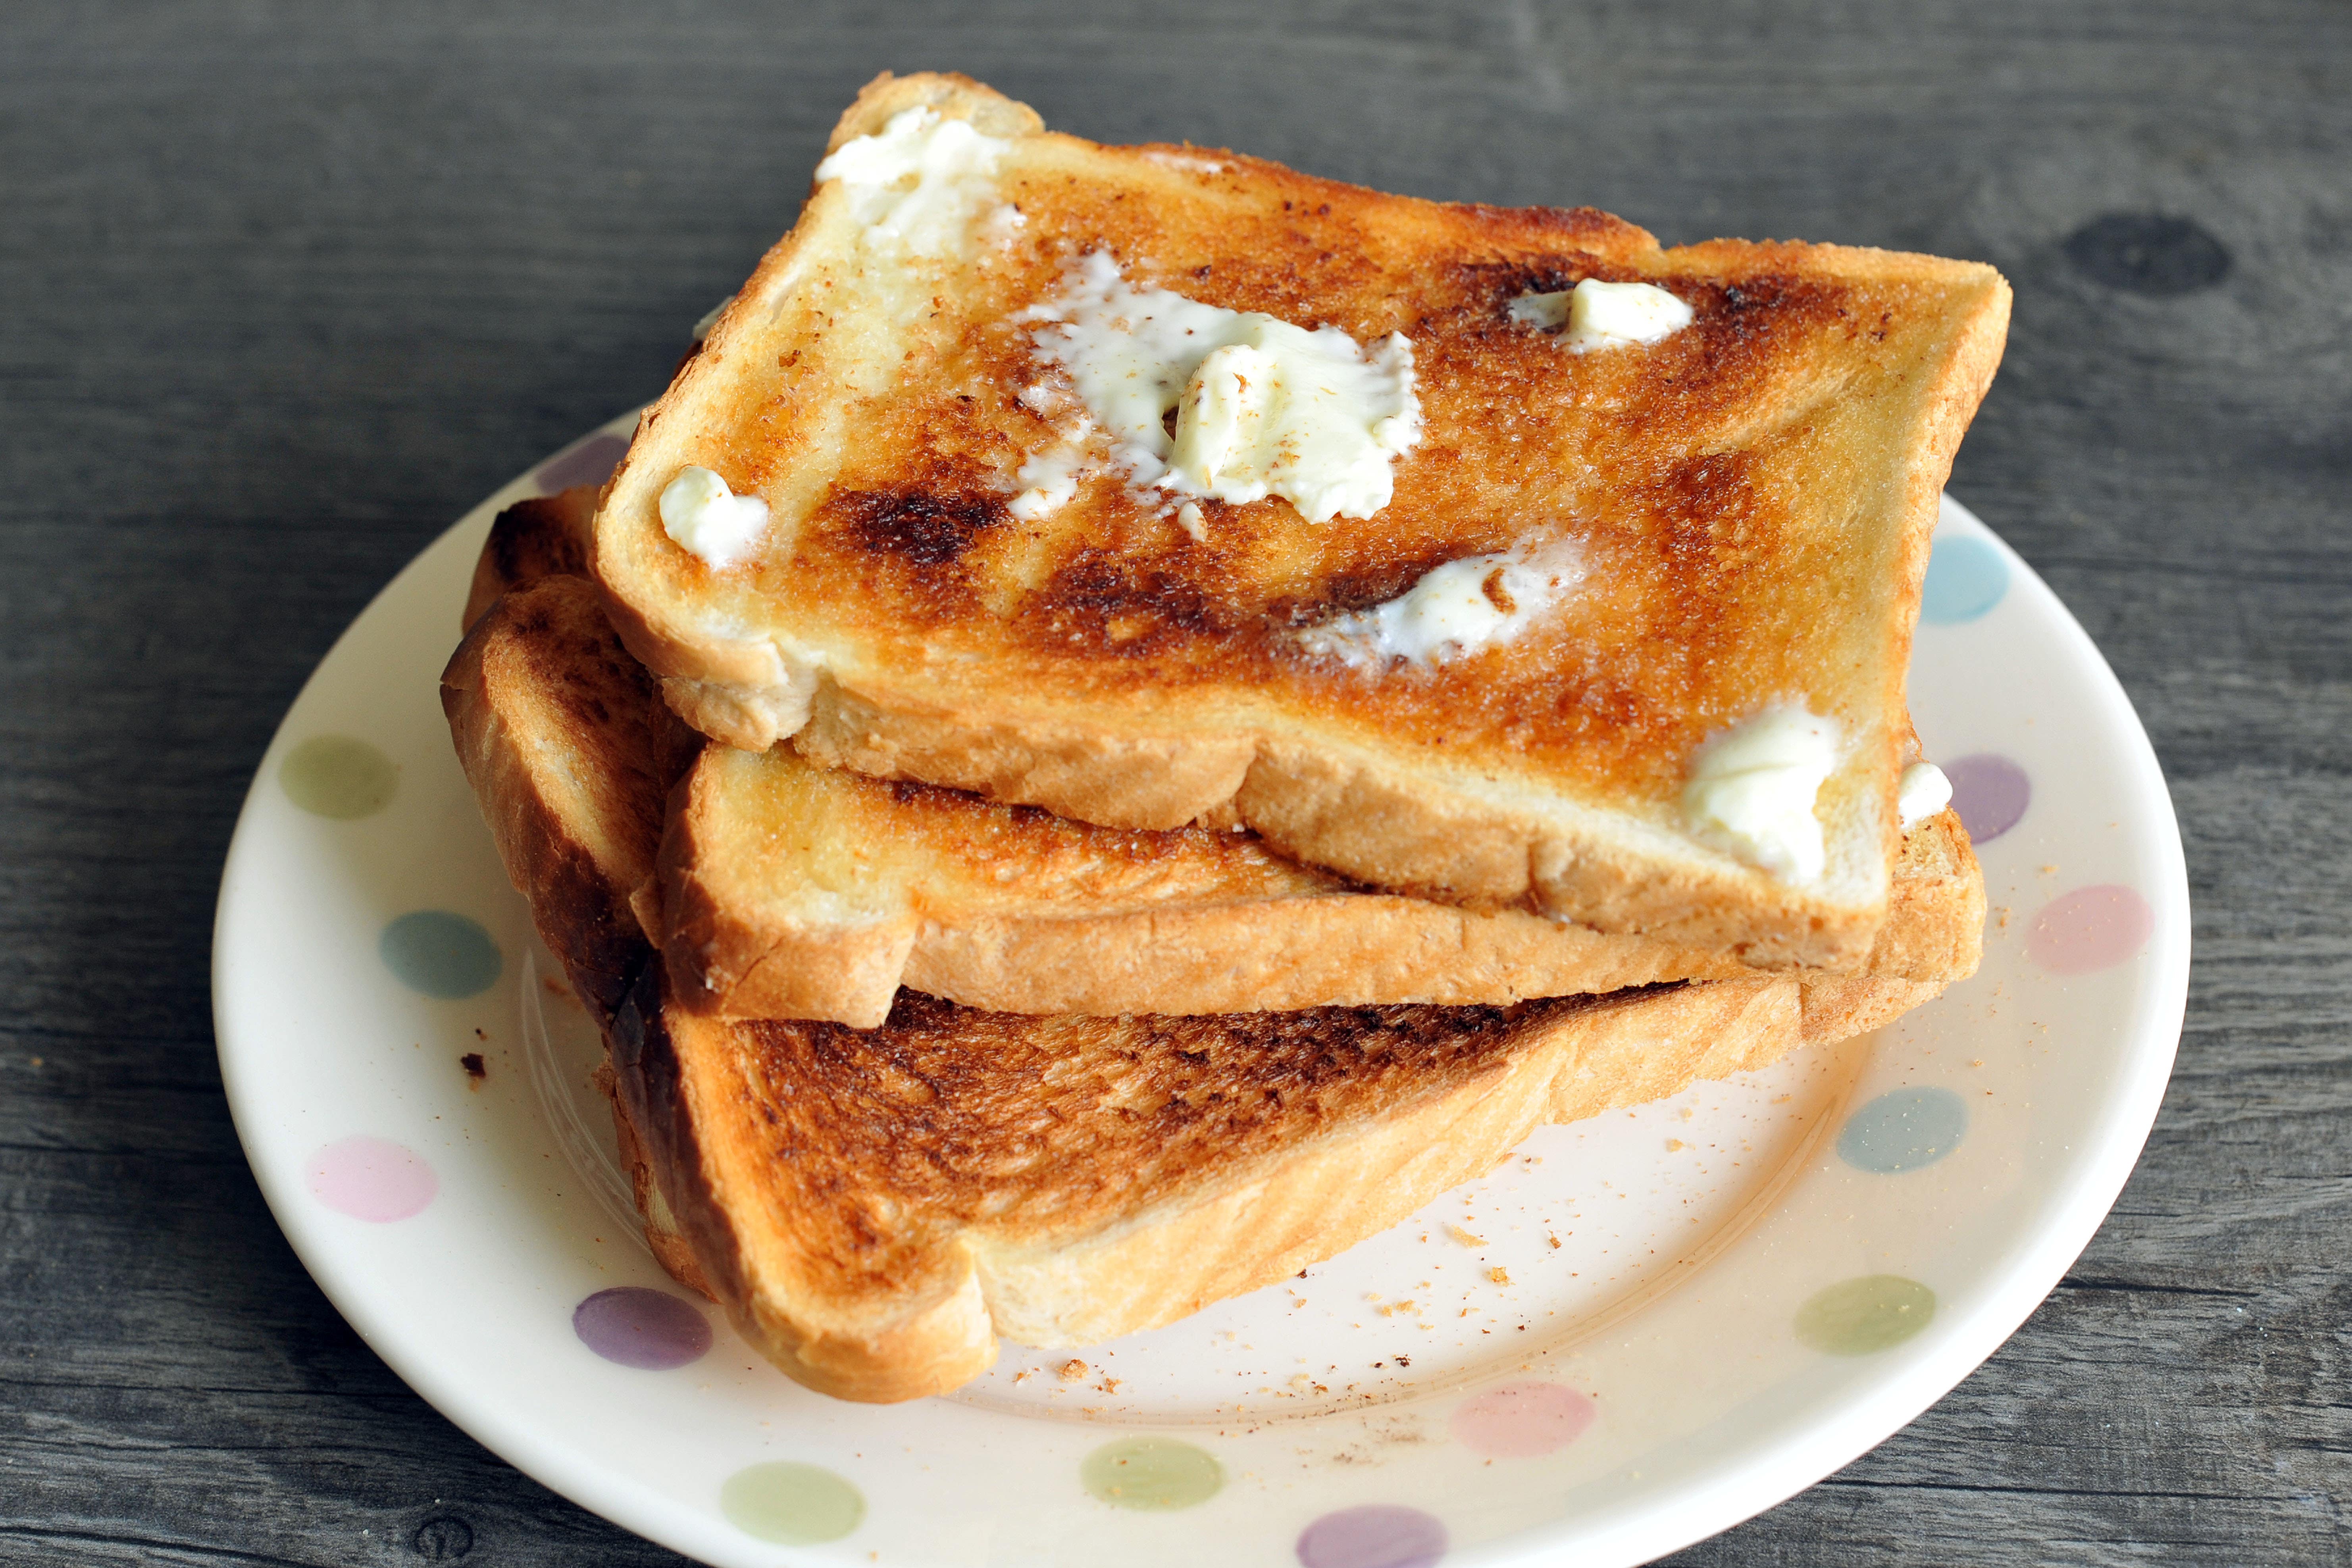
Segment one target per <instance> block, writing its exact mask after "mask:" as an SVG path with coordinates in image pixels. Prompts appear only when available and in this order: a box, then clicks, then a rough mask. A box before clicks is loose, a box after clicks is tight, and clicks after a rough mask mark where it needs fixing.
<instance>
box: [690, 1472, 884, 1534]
mask: <svg viewBox="0 0 2352 1568" xmlns="http://www.w3.org/2000/svg"><path fill="white" fill-rule="evenodd" d="M719 1512H721V1513H723V1514H725V1515H726V1516H727V1522H728V1523H730V1524H731V1525H733V1526H734V1527H735V1528H736V1529H738V1530H740V1531H742V1532H743V1533H744V1534H746V1535H754V1536H757V1537H759V1538H760V1539H761V1541H772V1542H776V1543H777V1544H779V1545H782V1546H814V1545H815V1544H816V1543H817V1542H820V1541H838V1540H840V1539H841V1538H842V1537H843V1536H845V1535H847V1534H848V1533H849V1532H850V1531H853V1530H856V1528H857V1527H858V1525H859V1524H860V1523H862V1522H863V1521H865V1518H866V1498H865V1496H864V1494H862V1493H860V1492H859V1491H858V1489H856V1487H854V1486H851V1485H850V1484H849V1483H848V1482H847V1481H845V1480H844V1479H842V1478H841V1477H839V1476H836V1475H835V1474H834V1473H833V1472H832V1471H831V1470H828V1469H825V1468H823V1467H821V1466H818V1465H794V1464H786V1463H782V1462H779V1463H776V1464H770V1465H753V1466H752V1467H751V1468H749V1469H743V1470H738V1471H736V1472H735V1473H734V1474H733V1475H731V1476H730V1477H728V1478H727V1483H726V1485H724V1486H722V1487H720V1488H719Z"/></svg>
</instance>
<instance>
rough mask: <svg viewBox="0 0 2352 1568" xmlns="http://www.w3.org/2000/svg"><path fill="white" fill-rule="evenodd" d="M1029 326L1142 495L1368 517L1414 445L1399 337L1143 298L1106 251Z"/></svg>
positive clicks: (1385, 500) (1310, 517)
mask: <svg viewBox="0 0 2352 1568" xmlns="http://www.w3.org/2000/svg"><path fill="white" fill-rule="evenodd" d="M1025 319H1027V320H1031V321H1045V322H1047V323H1050V324H1048V325H1046V326H1045V327H1043V328H1041V329H1040V330H1039V331H1037V332H1036V334H1035V336H1034V339H1033V342H1034V343H1035V345H1036V349H1037V353H1038V354H1039V356H1040V357H1041V358H1043V359H1045V361H1047V362H1048V363H1053V364H1055V365H1058V366H1060V367H1061V368H1062V369H1063V370H1064V371H1066V372H1067V373H1068V374H1069V377H1070V380H1071V382H1072V384H1074V385H1075V386H1076V390H1077V394H1078V398H1079V401H1080V402H1082V403H1083V404H1084V405H1086V408H1087V414H1088V415H1089V416H1092V418H1093V420H1094V422H1095V424H1096V425H1097V426H1099V428H1100V429H1101V431H1102V433H1103V435H1104V436H1105V437H1107V438H1108V442H1109V446H1110V455H1111V458H1112V460H1113V462H1115V463H1116V464H1118V466H1119V467H1121V468H1125V469H1126V470H1127V471H1128V474H1129V477H1130V478H1131V479H1133V481H1134V482H1135V483H1136V484H1137V485H1139V486H1144V487H1150V488H1154V489H1162V490H1167V491H1171V492H1173V493H1174V494H1176V495H1179V496H1186V497H1198V498H1201V499H1203V500H1221V501H1225V502H1227V503H1229V504H1232V505H1236V506H1238V505H1244V504H1246V503H1247V502H1250V501H1255V500H1264V499H1265V497H1267V496H1269V495H1272V496H1279V497H1281V498H1282V499H1283V500H1286V501H1288V502H1289V503H1290V504H1291V505H1292V506H1293V507H1295V508H1297V510H1298V513H1299V515H1300V516H1302V517H1304V518H1306V519H1307V521H1309V522H1328V521H1330V520H1331V519H1332V518H1334V517H1356V518H1365V517H1370V516H1372V515H1373V514H1374V513H1375V512H1378V511H1379V510H1381V508H1383V507H1385V506H1387V505H1388V504H1389V500H1390V498H1391V495H1392V494H1393V493H1394V478H1393V475H1392V473H1391V464H1392V463H1393V462H1394V460H1395V459H1396V458H1400V457H1402V456H1403V455H1404V454H1405V453H1406V452H1408V451H1410V450H1412V447H1413V445H1414V444H1415V443H1416V442H1418V441H1419V440H1420V438H1421V402H1420V399H1419V398H1418V397H1417V396H1416V395H1414V392H1413V369H1412V343H1411V342H1408V341H1407V340H1406V339H1405V338H1404V336H1403V335H1402V333H1395V332H1391V334H1389V335H1388V336H1387V337H1385V338H1383V339H1381V340H1380V341H1379V342H1375V343H1373V344H1371V345H1370V347H1369V348H1366V347H1363V346H1360V345H1359V344H1358V343H1357V342H1356V340H1355V339H1353V338H1351V337H1349V335H1348V334H1347V333H1346V332H1344V331H1340V330H1339V328H1337V327H1318V328H1317V329H1316V330H1314V331H1307V329H1306V328H1304V327H1299V326H1295V325H1293V324H1292V323H1290V322H1288V321H1277V320H1276V319H1275V318H1274V317H1272V316H1269V315H1265V314H1264V313H1263V312H1260V311H1255V310H1250V311H1241V310H1225V309H1223V308H1222V307H1220V306H1216V305H1209V304H1203V303H1202V302H1201V301H1200V300H1188V299H1186V298H1185V297H1184V296H1182V295H1181V294H1177V293H1174V292H1172V291H1171V290H1169V289H1136V288H1133V287H1131V286H1129V283H1128V282H1127V280H1126V279H1125V278H1123V277H1122V276H1121V275H1120V273H1119V269H1118V263H1117V262H1116V261H1114V260H1112V259H1111V258H1110V257H1109V256H1108V255H1107V254H1105V253H1104V252H1102V251H1091V252H1088V253H1087V255H1086V256H1084V257H1082V258H1079V261H1078V264H1077V266H1076V268H1074V269H1073V271H1072V274H1071V276H1070V278H1069V279H1067V281H1066V284H1065V287H1064V288H1063V289H1062V290H1061V292H1060V293H1059V294H1058V295H1057V296H1056V297H1055V298H1054V299H1052V300H1047V301H1045V303H1044V304H1042V305H1039V306H1037V307H1035V308H1034V310H1031V311H1028V312H1026V313H1025ZM1171 415H1173V416H1174V426H1175V427H1174V429H1173V430H1172V431H1171V429H1170V427H1169V416H1171Z"/></svg>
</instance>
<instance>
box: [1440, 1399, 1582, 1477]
mask: <svg viewBox="0 0 2352 1568" xmlns="http://www.w3.org/2000/svg"><path fill="white" fill-rule="evenodd" d="M1592 1415H1593V1410H1592V1401H1591V1398H1590V1397H1589V1396H1588V1395H1586V1394H1581V1393H1580V1392H1578V1391H1577V1390H1576V1389H1573V1388H1570V1387H1569V1386H1568V1385H1567V1384H1564V1383H1507V1384H1504V1385H1503V1386H1502V1387H1500V1388H1490V1389H1488V1390H1487V1391H1486V1393H1484V1394H1476V1395H1475V1396H1473V1397H1471V1398H1469V1399H1465V1400H1464V1401H1463V1402H1462V1403H1461V1405H1459V1406H1457V1407H1456V1408H1455V1410H1454V1418H1453V1419H1452V1420H1451V1421H1449V1422H1448V1423H1447V1425H1448V1426H1451V1427H1453V1428H1454V1436H1456V1437H1457V1438H1459V1439H1461V1441H1462V1443H1463V1444H1464V1445H1465V1447H1469V1448H1471V1449H1472V1450H1474V1451H1475V1452H1477V1453H1480V1454H1484V1455H1485V1456H1486V1458H1490V1459H1528V1458H1534V1457H1535V1456H1537V1455H1538V1454H1549V1453H1552V1452H1554V1451H1555V1450H1557V1449H1560V1448H1565V1447H1568V1446H1569V1445H1570V1443H1573V1442H1575V1441H1576V1440H1577V1439H1578V1438H1579V1437H1581V1436H1584V1429H1585V1428H1586V1427H1587V1426H1591V1425H1592Z"/></svg>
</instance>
